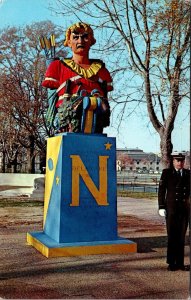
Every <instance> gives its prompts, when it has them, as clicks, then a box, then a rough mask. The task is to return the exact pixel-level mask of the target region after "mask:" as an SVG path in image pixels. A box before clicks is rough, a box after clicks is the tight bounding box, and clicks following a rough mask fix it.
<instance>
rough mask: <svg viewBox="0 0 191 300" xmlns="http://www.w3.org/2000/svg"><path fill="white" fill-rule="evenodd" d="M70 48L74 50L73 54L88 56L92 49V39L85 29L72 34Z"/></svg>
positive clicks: (69, 42)
mask: <svg viewBox="0 0 191 300" xmlns="http://www.w3.org/2000/svg"><path fill="white" fill-rule="evenodd" d="M68 46H69V47H70V48H71V49H72V52H73V53H76V54H81V55H88V52H89V50H90V47H91V38H90V36H89V34H88V33H87V32H85V30H84V29H83V28H79V29H78V30H76V31H74V32H72V33H71V35H70V39H69V40H68Z"/></svg>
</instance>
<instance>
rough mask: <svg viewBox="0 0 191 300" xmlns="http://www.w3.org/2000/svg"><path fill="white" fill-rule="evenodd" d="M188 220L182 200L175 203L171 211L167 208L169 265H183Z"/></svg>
mask: <svg viewBox="0 0 191 300" xmlns="http://www.w3.org/2000/svg"><path fill="white" fill-rule="evenodd" d="M188 222H189V210H188V207H187V206H186V205H185V204H184V203H183V202H181V201H179V202H178V203H176V206H175V209H173V211H172V212H171V211H168V210H167V216H166V226H167V234H168V246H167V263H168V264H169V265H177V266H183V265H184V245H185V236H186V231H187V228H188Z"/></svg>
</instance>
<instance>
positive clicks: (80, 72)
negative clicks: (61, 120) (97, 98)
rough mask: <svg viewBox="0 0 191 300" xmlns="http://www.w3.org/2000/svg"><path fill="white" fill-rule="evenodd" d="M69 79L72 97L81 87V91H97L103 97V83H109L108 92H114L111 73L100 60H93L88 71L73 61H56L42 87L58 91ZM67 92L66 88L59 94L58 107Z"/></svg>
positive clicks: (52, 64) (50, 67)
mask: <svg viewBox="0 0 191 300" xmlns="http://www.w3.org/2000/svg"><path fill="white" fill-rule="evenodd" d="M68 79H70V80H71V83H70V91H69V93H70V95H73V94H76V93H77V91H78V89H79V86H80V90H86V91H87V92H88V93H90V92H91V91H92V90H94V89H97V90H98V91H99V92H100V95H101V96H103V95H104V91H103V88H102V86H101V84H100V83H101V82H103V81H106V82H107V91H108V92H109V91H112V90H113V86H112V78H111V76H110V73H109V71H108V70H107V69H106V68H105V66H104V63H103V62H102V61H100V60H92V63H91V66H90V68H89V69H87V70H86V69H84V68H82V67H81V66H79V65H77V64H76V63H74V62H73V61H72V60H71V59H64V60H55V61H53V62H52V63H51V64H50V65H49V67H48V68H47V71H46V74H45V80H44V81H43V82H42V85H43V86H44V87H46V88H50V89H58V88H59V87H60V86H61V85H62V84H63V83H65V82H66V81H67V80H68ZM65 92H66V87H65V86H64V87H63V88H62V89H61V90H60V91H59V92H58V95H59V100H58V102H57V105H56V106H57V107H59V106H60V105H61V103H62V101H63V95H64V93H65Z"/></svg>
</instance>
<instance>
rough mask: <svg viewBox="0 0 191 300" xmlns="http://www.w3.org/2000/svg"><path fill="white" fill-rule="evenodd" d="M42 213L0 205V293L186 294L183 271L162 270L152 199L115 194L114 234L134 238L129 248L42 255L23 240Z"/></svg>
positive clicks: (161, 241)
mask: <svg viewBox="0 0 191 300" xmlns="http://www.w3.org/2000/svg"><path fill="white" fill-rule="evenodd" d="M42 215H43V208H42V207H14V208H12V207H10V208H9V207H7V208H0V226H1V233H0V239H1V243H0V253H1V261H0V272H1V274H0V279H1V281H0V297H1V298H3V299H188V298H189V273H188V272H182V271H176V272H168V271H167V270H166V263H165V255H166V231H165V226H164V223H163V219H162V218H161V217H159V216H158V214H157V203H156V201H155V200H147V199H140V200H139V199H131V198H119V199H118V223H119V225H118V228H119V235H120V236H124V237H127V238H130V239H132V240H134V241H136V242H137V243H138V253H135V254H126V255H90V256H79V257H59V258H51V259H47V258H45V257H44V256H42V255H41V254H40V253H39V252H37V251H36V250H35V249H34V248H33V247H30V246H27V245H26V232H30V231H36V230H37V231H38V230H41V229H42ZM185 262H186V263H189V247H188V245H187V246H186V257H185Z"/></svg>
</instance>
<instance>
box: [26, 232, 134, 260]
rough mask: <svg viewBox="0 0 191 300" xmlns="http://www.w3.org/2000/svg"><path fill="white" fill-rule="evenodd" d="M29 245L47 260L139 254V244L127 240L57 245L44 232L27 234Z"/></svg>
mask: <svg viewBox="0 0 191 300" xmlns="http://www.w3.org/2000/svg"><path fill="white" fill-rule="evenodd" d="M27 243H28V244H29V245H31V246H33V247H34V248H36V249H37V250H38V251H39V252H40V253H42V254H43V255H44V256H46V257H47V258H49V257H58V256H79V255H93V254H120V253H135V252H137V244H136V243H134V242H132V241H130V240H128V239H125V238H118V239H117V240H111V241H96V242H78V243H57V242H56V241H54V240H53V239H51V238H50V237H49V236H47V235H46V234H45V233H44V232H32V233H27Z"/></svg>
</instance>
